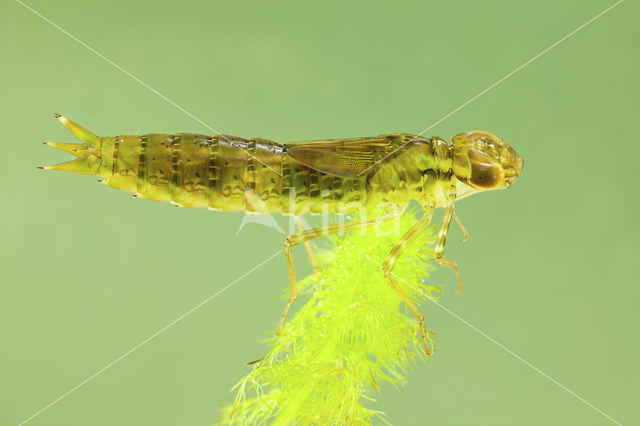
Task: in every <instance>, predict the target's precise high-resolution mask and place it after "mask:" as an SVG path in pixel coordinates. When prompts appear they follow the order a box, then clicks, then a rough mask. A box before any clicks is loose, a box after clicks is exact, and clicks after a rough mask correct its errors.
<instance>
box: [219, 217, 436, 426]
mask: <svg viewBox="0 0 640 426" xmlns="http://www.w3.org/2000/svg"><path fill="white" fill-rule="evenodd" d="M397 220H398V221H399V223H397V224H396V225H399V226H396V227H395V228H396V229H397V231H398V232H391V230H392V229H393V226H394V224H393V223H388V224H386V225H383V226H382V227H380V229H378V231H377V232H376V231H374V230H371V229H370V230H368V231H364V232H361V231H355V232H353V233H350V234H345V235H342V236H337V237H332V238H331V244H332V247H331V249H330V250H326V251H324V252H320V253H319V261H320V271H319V272H318V273H316V274H313V275H311V276H309V277H307V278H305V279H304V280H302V281H301V282H300V290H301V299H304V298H305V297H308V301H307V302H306V304H304V306H302V307H301V308H300V310H299V311H298V312H297V313H296V314H295V315H294V316H293V317H292V318H291V320H290V321H289V322H288V323H287V324H286V326H285V327H284V329H283V333H282V336H281V337H277V338H276V337H274V338H272V339H270V344H271V349H270V351H269V352H268V353H267V355H266V356H265V357H264V359H262V360H261V361H259V362H257V363H256V364H254V365H255V368H254V369H253V370H252V371H251V372H250V373H249V374H248V375H247V376H246V377H245V378H243V379H242V380H241V381H240V382H239V383H238V384H237V385H236V387H235V388H234V389H235V391H236V392H237V394H236V398H235V402H234V403H233V404H231V405H229V406H228V407H226V408H225V409H224V411H223V414H222V416H221V418H220V419H219V422H220V423H221V424H250V425H254V424H266V423H269V424H273V425H288V424H302V425H309V424H368V423H370V422H371V420H372V418H373V417H378V418H380V419H382V420H383V421H386V420H385V418H384V414H383V413H381V412H380V411H377V410H375V409H373V408H371V407H370V406H371V405H372V403H373V401H374V396H375V394H376V392H378V391H379V389H380V383H382V382H385V381H386V382H390V383H393V384H396V385H397V384H401V383H402V382H403V381H404V380H405V376H406V374H407V371H408V369H409V367H411V366H412V365H414V364H415V363H416V362H417V361H418V360H422V361H426V360H427V358H428V356H426V355H425V351H424V349H423V346H422V339H421V337H420V331H419V326H418V323H417V321H416V319H415V317H414V315H413V314H412V313H411V312H410V311H409V310H408V309H406V307H405V306H404V304H402V303H401V299H400V297H398V295H397V294H396V293H395V292H394V291H393V289H391V287H390V286H389V284H388V283H387V281H386V280H385V278H384V276H383V274H382V268H381V266H380V265H381V264H382V263H383V261H384V259H385V257H386V255H387V254H388V253H389V251H390V250H391V249H392V247H393V246H394V244H395V243H396V242H397V241H398V239H399V237H400V235H402V233H404V232H406V231H407V230H408V229H409V228H410V227H411V225H412V224H413V223H415V221H416V218H415V214H414V213H413V212H411V211H408V212H406V213H404V214H403V215H402V216H401V217H400V218H398V219H397ZM432 235H433V230H432V229H429V230H428V231H427V232H425V233H424V234H423V235H422V236H420V237H419V238H418V239H417V240H416V241H415V242H414V243H413V244H411V245H410V246H408V247H407V248H406V251H405V252H404V254H403V255H402V256H401V257H400V259H399V260H398V262H397V264H396V266H395V267H394V269H393V274H394V275H395V276H396V277H399V278H398V279H397V280H396V281H397V282H398V283H399V285H400V286H401V287H402V289H403V290H404V291H405V292H406V293H407V294H408V295H410V296H411V299H412V300H413V301H414V302H415V303H416V304H419V303H420V302H421V301H424V300H425V299H426V298H429V299H433V298H434V296H433V292H434V291H438V290H440V289H439V288H438V287H434V286H431V285H427V284H426V283H425V278H426V275H427V272H428V270H429V266H430V263H429V262H430V259H431V258H432V257H433V250H432V248H431V246H432V242H433V237H432ZM297 303H301V302H300V301H298V302H297ZM426 325H427V328H428V326H429V322H428V320H427V322H426ZM433 338H434V336H433V334H431V333H429V336H428V339H429V344H430V345H431V346H433V345H434V344H435V342H434V340H433Z"/></svg>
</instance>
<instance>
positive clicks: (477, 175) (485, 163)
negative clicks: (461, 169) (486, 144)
mask: <svg viewBox="0 0 640 426" xmlns="http://www.w3.org/2000/svg"><path fill="white" fill-rule="evenodd" d="M469 160H470V162H471V177H470V178H469V183H470V184H471V185H472V186H474V187H476V188H479V189H493V188H497V187H499V186H501V185H502V184H504V169H503V168H502V166H501V165H500V164H498V163H496V162H495V161H494V160H493V159H492V158H491V157H489V156H487V155H485V154H482V153H480V152H478V151H476V150H475V149H470V150H469Z"/></svg>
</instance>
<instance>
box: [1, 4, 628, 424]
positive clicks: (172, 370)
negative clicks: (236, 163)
mask: <svg viewBox="0 0 640 426" xmlns="http://www.w3.org/2000/svg"><path fill="white" fill-rule="evenodd" d="M28 4H29V5H30V6H31V7H33V8H34V9H35V10H37V11H38V12H39V13H41V14H42V15H43V16H45V17H47V18H48V19H50V20H51V21H52V22H54V23H56V24H57V25H59V26H60V27H62V28H64V29H65V30H67V31H68V32H69V33H71V34H73V35H74V36H75V37H77V38H78V39H79V40H82V41H83V42H85V43H87V44H88V45H90V46H91V47H92V48H94V49H96V50H97V51H98V52H100V53H101V54H103V55H105V56H106V57H108V58H109V59H110V60H112V61H113V62H114V63H116V64H118V65H119V66H121V67H123V68H124V69H126V70H127V71H129V72H130V73H132V74H134V75H135V76H136V77H138V78H139V79H140V80H142V81H144V82H145V83H146V84H148V85H149V86H151V87H153V88H154V89H156V90H158V91H159V92H161V93H162V94H164V95H165V96H166V97H168V98H169V99H171V100H172V101H174V102H175V103H176V104H178V105H180V106H181V107H183V108H185V109H186V110H188V111H189V112H191V113H192V114H194V115H196V116H197V117H199V118H200V119H201V120H202V121H204V122H205V123H207V124H208V125H210V126H212V127H213V128H215V129H216V130H218V131H220V132H223V133H227V134H236V135H239V136H259V137H265V138H269V139H273V140H278V141H283V142H285V141H294V140H305V139H317V138H337V137H357V136H369V135H376V134H380V133H390V132H399V131H401V132H409V133H418V132H420V131H422V130H423V129H424V128H426V127H428V126H430V125H432V124H433V123H434V122H436V121H437V120H439V119H440V118H442V117H443V116H444V115H446V114H447V113H449V112H450V111H452V110H454V109H455V108H457V107H458V106H460V105H461V104H463V103H464V102H466V101H467V100H469V99H470V98H472V97H473V96H474V95H476V94H478V93H480V92H481V91H483V90H484V89H486V88H487V87H488V86H490V85H491V84H493V83H494V82H496V81H497V80H499V79H501V78H502V77H503V76H505V75H507V74H508V73H510V72H512V71H513V70H515V69H516V68H517V67H518V66H520V65H522V64H523V63H525V62H526V61H528V60H529V59H531V58H532V57H534V56H535V55H537V54H538V53H540V52H541V51H543V50H544V49H545V48H547V47H549V46H550V45H552V44H553V43H555V42H556V41H558V40H559V39H561V38H562V37H564V36H565V35H567V34H568V33H570V32H571V31H573V30H574V29H576V28H577V27H579V26H580V25H582V24H584V23H585V22H586V21H588V20H589V19H591V18H592V17H594V16H595V15H597V14H598V13H600V12H601V11H602V10H604V9H606V8H607V7H609V6H610V5H612V4H613V2H612V1H602V0H598V1H577V0H573V1H568V2H556V1H555V0H541V1H535V2H533V1H531V2H514V1H506V0H503V1H489V2H473V1H466V2H454V1H434V2H415V3H414V2H365V1H360V2H330V1H323V2H319V3H310V2H309V3H307V2H294V1H291V2H261V1H243V2H221V1H216V2H205V1H200V2H175V1H154V2H137V3H136V2H131V1H125V0H118V1H101V2H82V1H65V0H61V1H56V2H49V1H44V0H32V1H29V2H28ZM637 22H638V5H637V4H636V3H634V2H632V1H626V2H623V3H622V4H620V5H619V6H617V7H616V8H614V9H613V10H612V11H610V12H609V13H607V14H605V15H604V16H602V17H601V18H599V19H598V20H596V21H595V22H593V23H592V24H590V25H589V26H587V27H586V28H584V29H583V30H581V31H579V32H578V33H576V34H575V35H574V36H572V37H570V38H569V39H567V40H566V41H564V42H562V43H561V44H559V45H558V46H557V47H555V48H554V49H552V50H551V51H549V52H548V53H546V54H544V55H543V56H541V57H540V58H538V59H537V60H535V61H534V62H532V63H531V64H529V65H528V66H526V67H525V68H523V69H522V70H520V71H518V72H517V73H516V74H514V75H512V76H511V77H509V78H508V79H506V80H505V81H504V82H502V83H501V84H499V85H497V86H496V87H495V88H493V89H491V90H490V91H488V92H487V93H486V94H484V95H483V96H481V97H479V98H478V99H476V100H475V101H474V102H472V103H470V104H469V105H467V106H466V107H465V108H463V109H461V110H460V111H458V112H457V113H455V114H453V115H452V116H451V117H449V118H448V119H446V120H444V121H442V122H441V123H440V124H438V125H437V126H435V127H434V128H433V129H431V130H430V131H429V132H428V133H427V135H428V136H429V135H438V136H441V137H444V138H447V139H448V138H450V137H451V136H453V135H454V134H456V133H460V132H464V131H468V130H472V129H483V130H488V131H490V132H493V133H496V134H498V135H499V136H501V137H503V138H507V139H509V138H516V137H519V136H523V135H527V136H526V137H525V138H523V139H519V140H517V141H514V142H513V145H514V146H515V147H516V149H517V150H518V152H519V153H521V154H522V155H523V156H524V158H525V168H524V172H523V174H522V175H521V177H520V179H519V181H518V182H517V183H516V184H515V185H514V186H513V187H512V188H511V189H510V190H509V191H496V192H490V193H486V194H482V195H478V196H474V197H471V198H470V199H468V200H464V201H463V202H461V203H460V204H459V205H458V208H457V210H458V213H459V214H460V216H461V218H462V219H463V221H464V223H465V225H466V226H467V228H468V229H469V231H470V233H471V240H470V241H469V242H467V243H465V244H464V245H463V244H462V243H461V242H460V236H461V233H460V231H459V230H458V229H457V227H456V226H452V232H451V237H450V239H449V244H448V246H447V257H448V258H450V259H454V260H457V261H458V262H459V263H460V266H461V274H462V277H463V280H464V284H465V287H466V289H465V292H464V293H463V294H462V295H460V296H457V295H455V294H454V293H453V289H454V287H455V279H454V277H453V275H452V274H451V272H450V271H449V270H443V268H437V270H436V272H435V273H434V274H433V276H432V282H433V283H436V284H444V285H446V291H445V293H444V294H443V296H442V297H441V299H440V301H441V303H442V304H443V305H444V306H446V307H447V308H448V309H450V310H451V311H453V312H455V313H456V314H457V315H459V316H460V317H462V318H464V319H465V320H466V321H468V322H469V323H470V324H472V325H473V326H475V327H477V328H478V329H479V330H482V331H483V332H484V333H486V334H487V335H489V336H491V337H492V338H494V339H495V340H496V341H498V342H500V343H501V344H502V345H504V346H505V347H506V348H508V349H509V350H511V351H513V352H514V353H516V354H518V355H519V356H521V357H523V358H524V359H526V360H527V361H528V362H530V363H531V364H532V365H534V366H535V367H536V368H539V369H540V370H541V371H544V372H545V373H547V374H548V375H549V376H550V377H552V378H553V379H554V380H557V381H558V382H559V383H561V384H562V385H564V386H566V387H567V388H569V389H571V390H572V391H573V392H575V393H576V394H578V395H580V396H581V397H582V398H584V399H585V400H586V401H589V402H590V403H591V404H593V405H594V406H596V407H598V408H599V409H600V410H602V411H604V412H605V413H607V414H608V415H609V416H611V417H613V418H615V419H617V420H618V421H619V422H621V423H624V424H634V423H635V424H637V423H638V422H640V416H639V415H638V409H637V392H638V390H637V385H638V379H639V378H640V368H639V363H638V362H637V361H638V356H639V355H640V353H639V352H640V351H639V349H640V347H639V344H638V324H639V315H638V308H637V307H638V303H640V302H639V301H640V297H639V296H640V291H639V289H638V284H639V279H638V274H637V267H638V258H639V255H640V248H639V247H640V246H639V242H638V241H639V237H640V227H639V225H638V218H639V217H640V203H639V201H638V194H639V189H640V186H639V184H638V173H637V164H638V158H639V156H640V141H639V140H638V124H637V123H638V117H639V114H640V108H639V94H640V91H639V90H638V89H639V84H638V75H640V67H639V65H640V56H639V55H638V43H639V42H640V37H639V30H638V25H637ZM0 31H1V32H0V54H1V59H0V64H1V66H0V90H1V92H0V93H1V96H2V102H1V104H0V117H1V118H0V122H1V125H2V138H1V141H0V144H1V146H2V151H1V152H2V154H1V156H0V162H1V163H0V190H1V195H2V197H1V200H2V201H1V203H2V209H1V210H0V214H1V215H2V216H1V217H2V221H1V223H2V225H1V226H2V229H1V230H0V235H1V236H2V237H1V242H0V262H1V263H0V266H1V269H2V275H1V276H2V284H1V286H0V339H1V342H0V344H1V349H0V400H1V401H2V403H1V404H0V424H3V425H4V424H7V425H9V424H18V423H19V422H21V421H23V420H25V419H27V418H28V417H30V416H31V415H33V414H34V413H36V412H37V411H38V410H40V409H41V408H43V407H45V406H46V405H47V404H49V403H51V402H52V401H54V400H55V399H56V398H58V397H59V396H61V395H62V394H64V393H65V392H67V391H68V390H70V389H72V388H73V387H74V386H76V385H78V384H80V383H81V382H83V381H84V380H85V379H86V378H88V377H90V376H91V375H93V374H94V373H96V372H98V371H99V370H100V369H102V368H103V367H105V366H107V365H109V363H111V362H112V361H114V360H116V359H117V358H118V357H120V356H121V355H123V354H125V353H126V352H127V351H129V350H130V349H132V348H134V347H135V346H136V345H138V344H139V343H141V342H142V341H144V340H145V339H147V338H148V337H150V336H152V335H153V334H154V333H156V332H157V331H158V330H160V329H162V328H163V327H164V326H166V325H167V324H169V323H171V322H172V321H174V320H175V319H176V318H178V317H179V316H180V315H182V314H183V313H185V312H186V311H188V310H190V309H191V308H193V307H194V306H196V305H197V304H199V303H200V302H201V301H203V300H204V299H206V298H207V297H209V296H210V295H212V294H213V293H215V292H216V291H218V290H220V289H221V288H223V287H224V286H225V285H227V284H229V283H230V282H232V281H233V280H235V279H237V278H238V277H240V276H242V275H243V274H244V273H245V272H246V271H247V270H249V269H251V268H252V267H254V266H255V265H257V264H259V263H260V262H262V261H263V260H265V259H267V258H268V257H269V256H271V255H272V254H274V253H275V252H277V251H278V250H280V249H281V247H282V242H283V238H284V237H283V235H281V234H279V233H277V232H275V231H274V230H272V229H269V228H266V227H261V226H258V225H255V224H253V225H252V224H250V225H247V226H246V227H245V228H243V229H242V231H241V232H240V233H239V234H238V235H236V231H237V229H238V226H239V224H240V222H241V220H242V217H243V215H242V214H233V213H229V214H222V213H212V212H208V211H205V210H191V209H176V208H172V207H171V206H170V205H169V204H157V203H154V202H149V201H141V200H135V199H132V198H131V197H129V196H127V195H126V194H125V193H121V192H118V191H114V190H111V189H109V188H107V187H104V186H102V185H99V184H98V183H97V182H96V180H95V178H93V177H87V176H79V175H72V174H65V173H57V172H46V171H41V170H37V169H36V166H38V165H47V164H54V163H57V162H60V161H63V160H66V159H69V156H68V155H67V154H65V153H63V152H58V151H56V150H53V149H51V148H48V147H45V146H43V145H42V142H44V141H69V142H71V141H72V136H71V135H70V134H68V133H67V131H66V130H65V129H64V128H63V127H62V126H60V125H59V124H58V123H57V122H56V121H55V120H54V119H53V113H54V112H59V113H62V114H65V115H66V116H68V117H70V118H71V119H73V120H76V121H78V122H79V123H81V124H84V125H86V126H87V127H89V128H90V129H92V130H93V131H95V132H96V133H97V134H99V135H116V134H130V133H142V132H177V131H192V132H202V133H209V131H208V130H207V128H206V127H204V126H203V125H201V124H200V123H198V122H197V121H196V120H194V119H193V118H190V117H189V116H188V115H186V114H185V113H183V112H181V111H180V110H179V109H177V108H176V107H174V106H172V105H171V104H170V103H168V102H166V101H165V100H163V99H162V98H160V97H159V96H157V95H156V94H154V93H153V92H152V91H150V90H148V89H147V88H145V87H143V86H142V85H141V84H140V83H138V82H136V81H135V80H133V79H132V78H130V77H129V76H127V75H126V74H124V73H123V72H121V71H119V70H118V69H117V68H115V67H114V66H112V65H110V64H109V63H107V62H105V61H104V60H103V59H101V58H100V57H98V56H97V55H96V54H95V53H92V52H91V51H90V50H88V49H87V48H85V47H83V46H81V45H80V44H78V43H77V42H76V41H74V40H73V39H71V38H70V37H69V36H67V35H65V34H64V33H62V32H61V31H59V30H57V29H56V28H54V27H53V26H52V25H50V24H49V23H47V22H45V21H44V20H43V19H42V18H40V17H38V16H36V15H35V14H34V13H32V12H31V11H29V10H28V9H26V8H25V7H23V6H21V5H20V4H19V3H16V2H11V1H4V2H2V4H1V5H0ZM278 220H279V221H280V222H279V223H280V224H281V225H282V226H285V225H286V220H284V219H283V218H279V219H278ZM297 253H298V254H299V255H298V268H299V270H300V274H301V275H304V274H305V273H308V272H309V271H310V267H309V265H308V262H307V261H306V260H305V256H304V254H303V249H301V248H300V249H299V251H297ZM286 285H287V272H286V268H285V262H284V258H283V256H278V257H276V258H275V259H273V260H272V261H270V262H268V263H267V264H265V265H264V266H263V267H261V268H260V269H259V270H258V271H256V272H254V273H252V274H250V275H248V276H246V277H245V278H243V279H242V280H241V281H239V282H237V283H236V284H235V285H234V286H232V287H231V288H230V289H229V290H228V291H226V292H225V293H223V294H221V295H220V296H218V297H216V298H214V299H212V300H211V301H210V302H209V303H207V304H205V305H204V306H202V307H201V308H199V309H198V310H196V311H195V312H193V313H192V314H191V315H189V316H187V317H185V318H184V319H182V320H181V321H179V322H178V323H176V324H175V325H174V326H172V327H171V328H169V329H167V330H166V331H164V332H163V333H161V334H159V335H158V336H157V337H155V338H154V339H152V340H151V341H149V342H148V343H146V344H145V345H143V346H142V347H140V348H139V349H138V350H135V351H134V352H132V353H130V354H129V355H128V356H127V357H125V358H124V359H122V360H121V361H119V362H117V363H116V364H113V365H112V366H111V367H110V368H108V369H107V370H105V371H104V372H102V373H101V374H99V375H97V376H96V377H95V378H93V379H92V380H90V381H89V382H87V383H86V384H84V385H83V386H81V387H80V388H78V389H77V390H75V391H74V392H72V393H71V394H69V395H68V396H67V397H65V398H63V399H62V400H60V401H59V402H58V403H56V404H55V405H53V406H51V407H50V408H48V409H47V410H45V411H44V412H42V413H41V414H39V415H38V416H37V417H35V418H33V419H32V420H31V421H30V422H29V423H28V424H31V425H34V426H35V425H98V424H101V425H143V424H144V425H146V424H149V425H151V424H153V425H157V426H159V425H177V424H180V425H208V424H211V423H212V422H213V421H214V420H215V418H216V416H217V413H218V410H219V409H220V408H221V407H222V406H224V405H225V404H226V403H228V402H230V401H231V400H232V397H233V395H232V394H231V393H230V392H229V389H230V388H231V386H232V385H233V384H234V383H235V382H236V381H238V380H239V379H240V378H241V377H242V376H243V375H244V374H246V373H247V372H248V368H249V367H247V366H246V365H245V363H246V362H247V361H251V360H254V359H256V358H259V357H261V356H262V354H263V353H264V352H265V350H266V346H265V344H264V343H261V342H260V339H262V338H264V337H265V336H266V335H267V333H268V332H269V331H271V330H273V328H274V327H275V325H276V322H277V319H278V317H279V314H280V312H281V309H282V307H283V301H282V300H281V298H280V296H281V295H282V294H283V293H284V291H285V288H286ZM423 312H424V314H425V316H426V318H427V323H428V324H429V328H430V329H432V330H434V331H435V332H437V333H438V336H439V344H440V346H439V349H438V351H437V352H436V354H435V356H434V357H433V359H432V362H430V363H429V364H428V365H419V366H417V367H416V368H415V369H414V371H413V372H412V373H411V374H410V376H409V380H408V382H407V383H406V384H405V386H403V387H401V388H399V389H395V388H393V387H391V386H385V387H383V392H382V393H381V394H380V395H379V399H378V402H377V403H375V404H374V405H372V406H373V407H374V408H377V409H380V410H383V411H385V412H386V413H387V414H388V418H389V420H390V421H391V422H393V423H394V424H396V425H413V424H416V425H417V424H436V425H503V424H504V425H513V424H518V425H528V424H532V425H538V424H546V425H566V424H580V425H605V424H612V422H611V421H610V420H608V419H607V418H606V417H604V416H603V415H601V414H599V413H598V412H596V411H595V410H594V409H592V408H590V407H589V406H588V405H586V404H585V403H583V402H581V401H580V400H578V399H576V398H575V397H574V396H572V395H571V394H569V393H568V392H566V391H565V390H563V389H562V388H560V387H559V386H557V385H556V384H554V383H552V382H551V381H549V380H548V379H547V378H545V377H543V376H542V375H541V374H539V373H538V372H536V371H534V370H533V369H532V368H530V367H528V366H527V365H525V364H524V363H523V362H521V361H519V360H517V359H515V358H514V357H513V356H512V355H510V354H509V353H507V352H506V351H505V350H504V349H503V348H501V347H499V346H497V345H496V344H494V343H493V342H491V341H490V340H488V339H487V338H486V337H484V336H483V335H481V334H479V333H478V332H477V331H475V330H474V329H472V328H470V327H469V326H467V325H466V324H465V323H463V322H461V321H460V320H459V319H457V318H455V317H454V316H452V315H450V314H449V313H447V312H445V311H443V310H442V309H440V308H439V307H437V306H436V305H426V306H424V307H423Z"/></svg>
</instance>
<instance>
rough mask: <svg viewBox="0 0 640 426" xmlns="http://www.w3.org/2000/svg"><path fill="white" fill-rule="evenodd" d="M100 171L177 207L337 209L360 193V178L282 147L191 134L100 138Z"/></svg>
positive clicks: (359, 200) (359, 199)
mask: <svg viewBox="0 0 640 426" xmlns="http://www.w3.org/2000/svg"><path fill="white" fill-rule="evenodd" d="M101 151H102V164H101V166H100V170H99V173H98V174H99V175H101V176H103V177H105V178H106V179H105V181H104V182H105V183H106V184H107V185H109V186H112V187H114V188H118V189H122V190H125V191H128V192H131V193H133V194H136V196H137V197H140V198H145V199H150V200H156V201H165V202H172V203H174V204H176V205H179V206H182V207H195V208H210V209H212V210H223V211H247V212H256V213H294V214H297V213H300V212H301V211H305V210H306V211H307V212H309V213H322V212H323V206H324V209H325V210H326V209H327V207H329V209H328V211H330V212H344V211H347V210H349V207H350V206H353V205H354V204H363V203H364V201H365V198H366V189H365V179H364V178H360V179H340V178H338V177H333V176H330V175H326V174H323V173H321V172H318V171H316V170H313V169H310V168H308V167H306V166H303V165H300V164H298V163H295V162H294V161H292V160H290V159H289V158H288V157H287V155H286V149H285V147H284V146H283V145H281V144H278V143H276V142H272V141H268V140H264V139H259V138H254V139H243V138H239V137H235V136H224V135H215V136H207V135H198V134H191V133H178V134H174V135H170V134H148V135H136V136H116V137H103V138H102V149H101Z"/></svg>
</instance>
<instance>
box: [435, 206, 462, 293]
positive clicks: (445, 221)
mask: <svg viewBox="0 0 640 426" xmlns="http://www.w3.org/2000/svg"><path fill="white" fill-rule="evenodd" d="M454 214H455V211H454V210H453V201H452V202H451V203H450V204H449V205H448V206H447V207H446V208H445V210H444V214H443V215H442V223H441V224H440V230H439V231H438V239H437V240H436V250H435V253H434V258H435V261H436V262H438V263H439V264H440V265H443V266H447V267H449V268H451V269H453V272H454V273H455V274H456V280H457V281H458V288H457V290H456V293H458V294H459V293H462V280H461V279H460V273H458V264H457V263H456V262H454V261H452V260H445V259H443V258H442V256H444V245H445V243H446V242H447V232H448V231H449V225H450V224H451V217H452V216H453V215H454Z"/></svg>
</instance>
